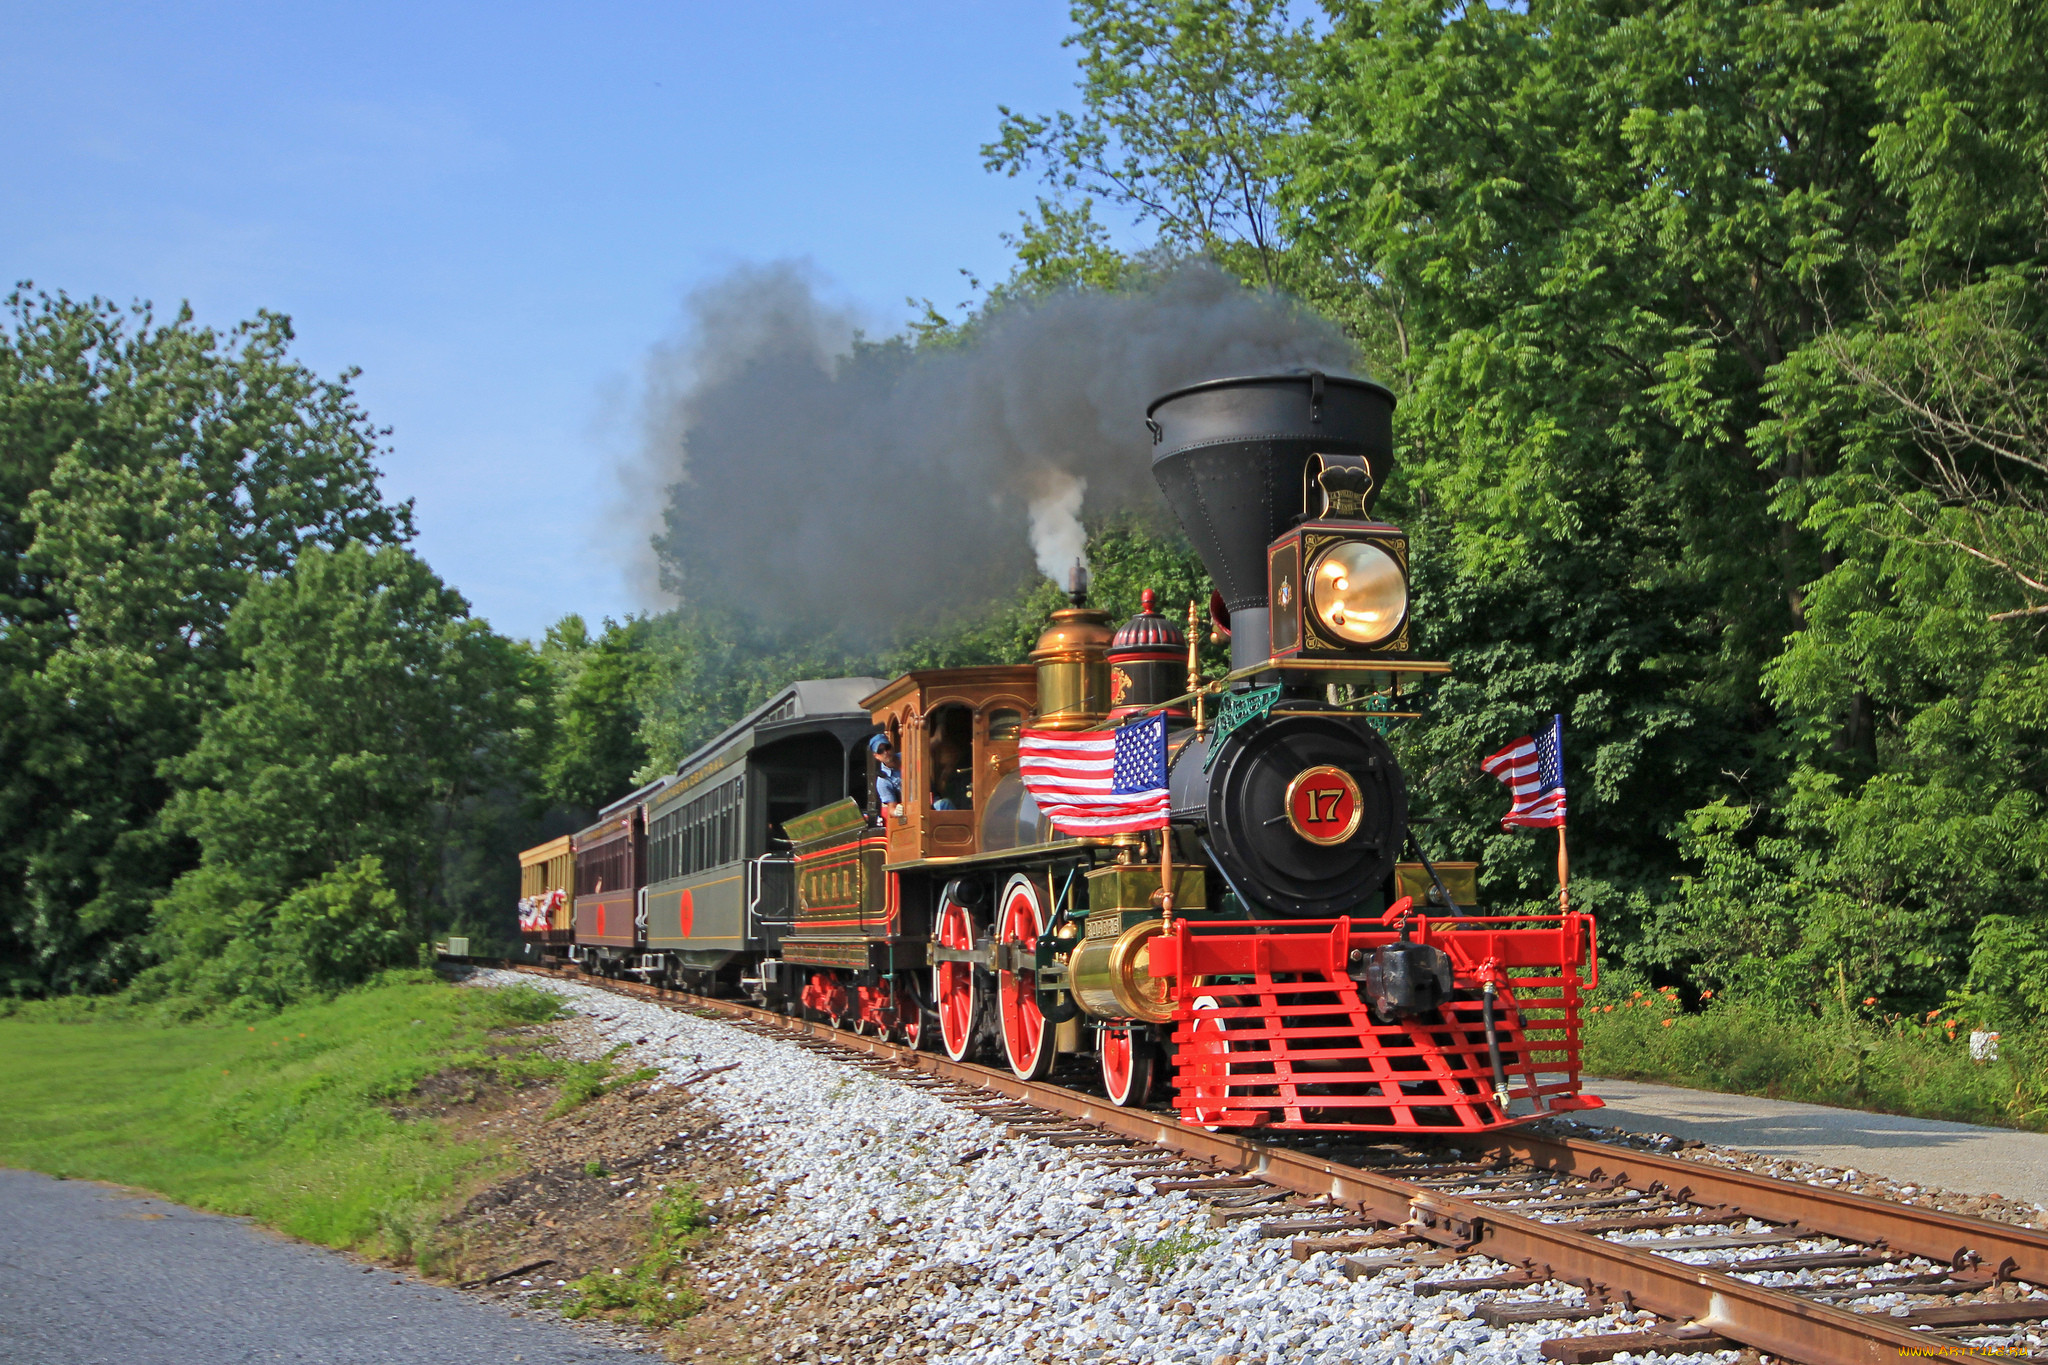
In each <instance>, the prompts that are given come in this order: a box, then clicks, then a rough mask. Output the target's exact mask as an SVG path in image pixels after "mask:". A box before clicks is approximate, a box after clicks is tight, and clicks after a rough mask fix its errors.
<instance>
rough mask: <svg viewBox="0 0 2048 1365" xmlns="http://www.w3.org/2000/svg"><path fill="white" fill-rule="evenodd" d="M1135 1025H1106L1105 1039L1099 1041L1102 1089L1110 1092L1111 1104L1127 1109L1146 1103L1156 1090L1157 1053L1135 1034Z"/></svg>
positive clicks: (1104, 1027)
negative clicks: (1154, 1061) (1155, 1058)
mask: <svg viewBox="0 0 2048 1365" xmlns="http://www.w3.org/2000/svg"><path fill="white" fill-rule="evenodd" d="M1135 1027H1136V1026H1135V1025H1132V1024H1106V1025H1104V1026H1103V1029H1102V1038H1101V1041H1100V1042H1098V1043H1097V1044H1096V1050H1097V1051H1098V1052H1099V1053H1100V1054H1101V1057H1102V1088H1103V1089H1104V1090H1105V1091H1107V1092H1108V1094H1109V1102H1110V1103H1111V1104H1115V1105H1121V1106H1123V1107H1124V1108H1127V1109H1128V1108H1135V1107H1137V1106H1141V1105H1143V1104H1144V1103H1145V1100H1146V1098H1147V1097H1148V1096H1150V1095H1151V1093H1152V1066H1153V1059H1154V1056H1155V1054H1154V1053H1153V1051H1152V1049H1151V1048H1150V1047H1149V1046H1147V1045H1146V1044H1144V1043H1141V1042H1139V1041H1137V1040H1136V1039H1134V1038H1133V1037H1132V1036H1131V1034H1132V1031H1133V1030H1134V1029H1135Z"/></svg>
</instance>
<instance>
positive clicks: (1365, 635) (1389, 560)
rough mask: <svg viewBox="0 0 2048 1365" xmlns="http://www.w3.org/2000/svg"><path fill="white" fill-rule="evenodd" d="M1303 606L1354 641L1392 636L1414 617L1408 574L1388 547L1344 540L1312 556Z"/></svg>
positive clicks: (1322, 624)
mask: <svg viewBox="0 0 2048 1365" xmlns="http://www.w3.org/2000/svg"><path fill="white" fill-rule="evenodd" d="M1305 578H1306V580H1307V590H1306V591H1305V592H1304V594H1303V595H1304V596H1305V597H1307V598H1308V601H1307V602H1305V603H1303V604H1302V605H1303V606H1305V607H1306V608H1308V610H1309V612H1310V613H1312V614H1313V615H1314V617H1315V622H1316V625H1317V626H1318V627H1320V628H1321V629H1323V630H1325V631H1328V632H1329V633H1330V634H1332V635H1334V636H1335V637H1336V638H1337V639H1339V640H1343V641H1347V642H1349V643H1351V644H1354V645H1376V644H1380V643H1381V642H1383V641H1385V640H1387V639H1390V638H1391V637H1392V636H1393V635H1394V634H1395V633H1396V632H1398V631H1399V630H1400V629H1401V625H1402V623H1403V622H1404V621H1406V620H1407V619H1408V575H1407V573H1406V571H1404V570H1403V568H1402V566H1401V562H1400V561H1399V560H1398V559H1396V558H1395V557H1394V556H1393V555H1391V554H1389V553H1388V552H1387V549H1386V547H1385V546H1383V545H1380V544H1378V543H1376V542H1374V541H1370V540H1350V539H1346V540H1339V541H1337V542H1336V543H1335V544H1332V545H1330V546H1328V547H1326V548H1324V549H1323V550H1321V551H1319V552H1318V553H1317V554H1316V556H1315V558H1314V559H1313V560H1312V561H1311V563H1310V565H1309V569H1308V573H1307V574H1306V575H1305Z"/></svg>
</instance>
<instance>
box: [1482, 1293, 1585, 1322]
mask: <svg viewBox="0 0 2048 1365" xmlns="http://www.w3.org/2000/svg"><path fill="white" fill-rule="evenodd" d="M1607 1311H1608V1310H1607V1309H1605V1308H1594V1307H1593V1306H1591V1305H1590V1304H1583V1303H1544V1302H1542V1301H1541V1300H1537V1301H1535V1302H1522V1301H1520V1300H1513V1301H1510V1300H1507V1299H1495V1300H1493V1302H1491V1303H1482V1304H1480V1305H1479V1306H1478V1307H1477V1308H1475V1309H1473V1310H1472V1316H1473V1317H1475V1318H1477V1319H1479V1320H1480V1321H1481V1322H1483V1323H1485V1324H1486V1325H1487V1326H1488V1327H1520V1326H1524V1325H1526V1324H1528V1323H1532V1322H1584V1321H1585V1320H1586V1319H1588V1318H1597V1317H1599V1316H1600V1315H1601V1314H1603V1313H1605V1312H1607Z"/></svg>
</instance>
